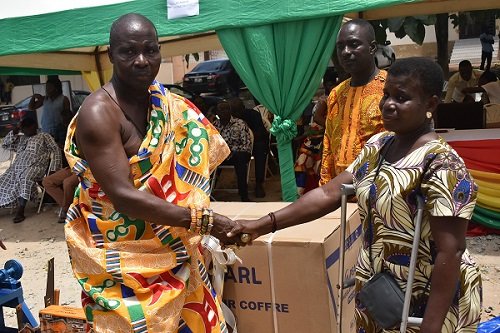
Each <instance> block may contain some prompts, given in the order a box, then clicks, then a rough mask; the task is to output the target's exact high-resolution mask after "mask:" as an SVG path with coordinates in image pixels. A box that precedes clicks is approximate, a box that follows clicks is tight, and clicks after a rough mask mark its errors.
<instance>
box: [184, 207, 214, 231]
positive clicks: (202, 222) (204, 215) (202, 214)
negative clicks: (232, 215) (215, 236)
mask: <svg viewBox="0 0 500 333" xmlns="http://www.w3.org/2000/svg"><path fill="white" fill-rule="evenodd" d="M190 214H191V223H190V225H189V232H192V233H197V234H200V235H201V236H204V235H210V232H211V231H212V228H213V226H214V215H213V211H212V210H211V209H210V208H203V209H196V208H194V207H191V208H190Z"/></svg>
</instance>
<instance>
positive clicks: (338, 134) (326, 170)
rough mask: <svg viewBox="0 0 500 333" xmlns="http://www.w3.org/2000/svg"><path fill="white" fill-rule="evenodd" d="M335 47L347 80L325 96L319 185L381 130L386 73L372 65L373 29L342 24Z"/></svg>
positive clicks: (354, 23)
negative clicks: (325, 104)
mask: <svg viewBox="0 0 500 333" xmlns="http://www.w3.org/2000/svg"><path fill="white" fill-rule="evenodd" d="M336 47H337V55H338V57H339V61H340V64H341V65H342V67H344V69H345V71H346V72H347V73H349V74H350V75H351V78H349V79H347V80H345V81H344V82H342V83H340V84H339V85H338V86H336V87H335V88H334V89H333V90H332V91H331V93H330V95H329V96H328V100H327V104H328V114H327V117H326V128H325V136H324V139H323V158H322V162H321V180H320V185H324V184H326V183H327V182H328V181H330V180H331V179H333V178H335V176H336V175H338V174H340V173H341V172H342V171H344V170H345V169H346V168H347V167H348V166H349V165H350V164H351V163H352V162H353V161H354V158H355V157H356V156H357V155H358V154H359V152H360V151H361V149H362V148H363V146H364V144H365V143H366V141H367V140H368V139H369V138H370V137H371V136H372V135H374V134H376V133H378V132H381V131H382V130H383V129H384V127H383V125H382V119H381V115H380V111H379V107H378V105H379V102H380V99H381V98H382V95H383V93H382V89H383V88H384V82H385V78H386V76H387V72H386V71H384V70H379V69H378V68H377V67H376V66H375V59H374V54H375V51H376V50H377V43H376V41H375V32H374V31H373V27H372V26H371V25H370V23H368V22H367V21H365V20H361V19H356V20H352V21H349V22H347V23H345V24H344V25H343V26H342V28H341V29H340V31H339V35H338V37H337V45H336Z"/></svg>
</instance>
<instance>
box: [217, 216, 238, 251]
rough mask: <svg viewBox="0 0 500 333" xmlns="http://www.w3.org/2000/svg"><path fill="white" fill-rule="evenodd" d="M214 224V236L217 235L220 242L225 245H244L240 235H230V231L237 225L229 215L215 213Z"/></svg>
mask: <svg viewBox="0 0 500 333" xmlns="http://www.w3.org/2000/svg"><path fill="white" fill-rule="evenodd" d="M213 224H214V226H213V228H212V232H211V233H210V234H211V235H212V236H214V237H217V238H218V239H219V240H220V242H221V243H222V244H224V245H233V244H237V245H244V244H243V243H242V242H241V240H240V235H234V236H233V237H228V233H229V232H230V231H231V230H233V229H234V228H235V227H236V224H235V222H234V221H233V220H231V219H230V218H228V217H227V216H224V215H220V214H216V213H214V222H213Z"/></svg>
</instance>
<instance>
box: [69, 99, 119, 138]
mask: <svg viewBox="0 0 500 333" xmlns="http://www.w3.org/2000/svg"><path fill="white" fill-rule="evenodd" d="M119 123H120V118H119V114H118V113H117V112H116V106H115V105H114V104H113V102H112V101H111V99H110V98H109V96H108V95H107V94H106V93H105V92H104V91H103V90H102V89H99V90H97V91H95V92H93V93H92V94H90V95H89V96H88V97H87V98H86V99H85V101H84V102H83V104H82V106H81V107H80V110H79V111H78V116H77V125H78V128H81V127H84V128H85V129H86V128H87V127H91V128H93V129H97V128H98V129H100V130H101V129H103V128H106V129H110V130H111V129H113V128H115V127H116V126H118V127H119ZM91 128H89V129H91Z"/></svg>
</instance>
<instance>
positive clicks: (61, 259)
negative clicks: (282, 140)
mask: <svg viewBox="0 0 500 333" xmlns="http://www.w3.org/2000/svg"><path fill="white" fill-rule="evenodd" d="M228 171H230V170H228ZM2 172H3V170H1V165H0V173H2ZM226 177H230V176H229V175H225V176H223V178H226ZM229 184H230V185H233V186H234V183H232V182H231V181H229ZM279 187H280V182H279V177H278V176H276V175H274V176H273V177H270V178H269V179H268V181H267V182H266V191H267V196H266V198H265V199H264V200H265V201H281V193H280V190H279ZM250 189H252V183H251V184H250ZM252 195H253V193H252V192H250V197H251V198H252ZM237 198H238V196H237V194H236V193H226V192H222V191H219V192H215V199H217V200H219V201H231V200H237ZM56 212H57V207H56V206H51V205H46V206H45V209H44V211H43V212H41V213H40V214H37V213H36V207H35V205H34V204H33V203H30V204H29V205H28V207H27V209H26V216H27V218H26V220H25V221H24V222H22V223H19V224H13V223H12V221H11V220H12V217H13V216H12V215H11V212H10V210H8V209H2V210H0V229H3V230H2V231H1V232H0V239H3V240H4V243H5V245H6V246H7V251H2V250H0V251H1V252H0V258H1V260H0V268H2V267H3V264H4V262H5V261H7V260H9V259H16V260H18V261H20V262H21V263H22V265H23V267H24V274H23V277H22V278H21V282H22V286H23V289H24V298H25V301H26V303H27V305H28V306H29V308H30V309H31V311H32V313H33V315H34V316H35V317H36V318H38V312H39V311H40V310H41V309H42V308H43V297H44V295H45V290H46V280H47V262H48V260H49V259H50V258H55V287H56V288H59V289H60V290H61V298H60V299H61V304H63V305H68V306H74V307H80V306H81V305H80V287H79V285H78V284H77V282H76V280H75V279H74V278H73V275H72V272H71V267H70V263H69V258H68V252H67V248H66V243H65V240H64V231H63V225H62V224H58V223H57V215H56ZM467 243H468V248H469V251H470V252H471V254H472V255H473V257H474V259H475V260H476V262H477V263H478V264H479V266H480V267H481V271H482V276H483V298H484V300H483V306H484V311H483V316H482V321H486V320H488V319H489V318H490V317H493V316H499V315H500V260H499V258H500V236H482V237H475V238H468V239H467ZM5 320H6V324H7V325H10V326H14V324H15V322H16V321H15V314H14V312H13V311H9V310H8V311H6V313H5Z"/></svg>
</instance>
